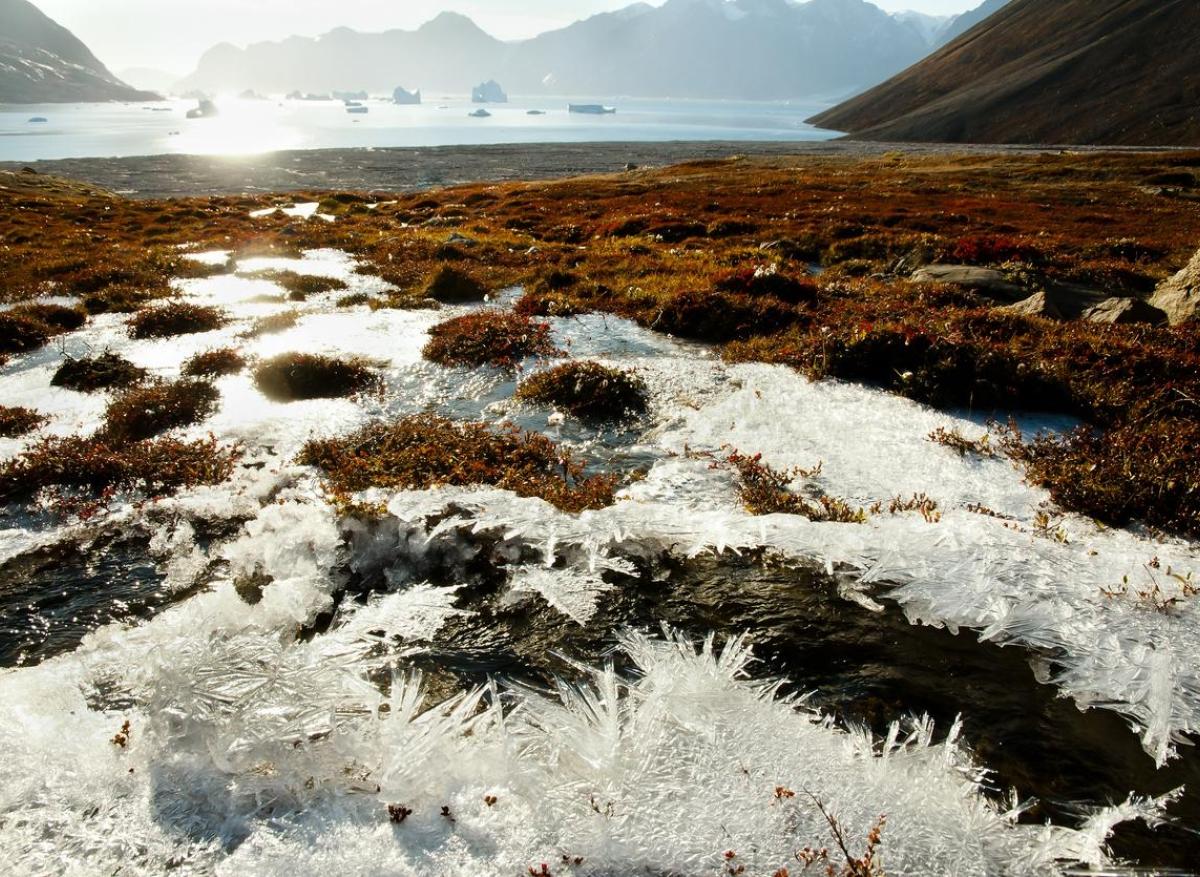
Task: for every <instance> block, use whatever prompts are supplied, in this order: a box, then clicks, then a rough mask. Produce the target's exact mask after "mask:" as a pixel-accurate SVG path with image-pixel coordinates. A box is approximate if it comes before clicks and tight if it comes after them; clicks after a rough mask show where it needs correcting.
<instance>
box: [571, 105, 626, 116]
mask: <svg viewBox="0 0 1200 877" xmlns="http://www.w3.org/2000/svg"><path fill="white" fill-rule="evenodd" d="M567 111H568V112H572V113H582V114H583V115H587V116H606V115H609V114H611V113H615V112H616V111H617V108H616V107H606V106H604V105H603V104H569V105H568V106H567Z"/></svg>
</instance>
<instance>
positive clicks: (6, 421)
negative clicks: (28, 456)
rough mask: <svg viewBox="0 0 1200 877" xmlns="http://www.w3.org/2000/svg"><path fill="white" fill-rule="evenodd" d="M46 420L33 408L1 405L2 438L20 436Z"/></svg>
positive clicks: (0, 427)
mask: <svg viewBox="0 0 1200 877" xmlns="http://www.w3.org/2000/svg"><path fill="white" fill-rule="evenodd" d="M45 422H46V418H45V417H43V416H42V415H41V414H38V413H37V412H36V411H34V410H33V409H31V408H9V407H7V406H5V405H0V438H20V437H21V436H23V435H25V434H26V433H29V432H33V430H35V429H37V428H38V427H39V426H41V425H42V424H43V423H45Z"/></svg>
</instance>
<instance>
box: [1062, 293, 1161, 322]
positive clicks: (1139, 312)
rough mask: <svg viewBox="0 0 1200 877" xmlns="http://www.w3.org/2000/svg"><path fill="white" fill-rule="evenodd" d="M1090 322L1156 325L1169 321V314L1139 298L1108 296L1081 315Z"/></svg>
mask: <svg viewBox="0 0 1200 877" xmlns="http://www.w3.org/2000/svg"><path fill="white" fill-rule="evenodd" d="M1080 316H1081V318H1082V319H1084V320H1087V321H1088V322H1089V323H1111V324H1113V325H1117V324H1126V323H1150V324H1152V325H1155V326H1159V325H1162V324H1163V323H1165V322H1166V321H1167V315H1166V314H1165V313H1163V312H1162V311H1160V310H1159V309H1158V308H1156V307H1154V306H1153V305H1151V304H1148V303H1147V302H1144V301H1142V300H1141V299H1138V298H1106V299H1105V300H1104V301H1102V302H1100V304H1098V305H1092V307H1090V308H1088V309H1087V310H1086V311H1084V312H1083V313H1082V314H1081V315H1080Z"/></svg>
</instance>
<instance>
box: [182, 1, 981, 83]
mask: <svg viewBox="0 0 1200 877" xmlns="http://www.w3.org/2000/svg"><path fill="white" fill-rule="evenodd" d="M989 2H990V3H994V2H996V0H989ZM968 14H969V13H968ZM960 18H961V17H957V18H938V17H933V16H925V15H920V14H916V13H903V14H899V15H889V14H887V13H886V12H884V11H883V10H881V9H879V7H877V6H875V5H873V4H871V3H868V2H865V0H808V2H793V0H667V2H666V3H665V4H663V5H662V6H657V7H655V6H650V5H647V4H645V3H638V4H635V5H633V6H629V7H627V8H625V9H622V10H620V11H617V12H611V13H605V14H601V15H596V16H593V17H591V18H588V19H585V20H583V21H579V22H576V23H574V24H572V25H570V26H568V27H565V28H562V29H559V30H555V31H550V32H548V33H544V34H542V35H540V36H537V37H534V38H532V39H528V40H521V41H516V42H503V41H501V40H497V39H495V38H493V37H491V36H490V35H488V34H487V33H485V32H484V31H483V30H481V29H480V28H479V27H478V26H476V25H475V23H474V22H472V21H471V20H470V19H469V18H466V17H465V16H462V15H458V14H455V13H450V12H447V13H443V14H441V15H439V16H437V17H436V18H435V19H433V20H432V21H430V22H428V23H427V24H425V25H423V26H422V27H420V28H418V29H417V30H415V31H402V30H391V31H386V32H384V33H360V32H357V31H353V30H349V29H347V28H339V29H337V30H334V31H331V32H330V33H327V34H325V35H324V36H321V37H318V38H316V39H311V38H306V37H291V38H289V39H285V40H283V41H280V42H266V43H256V44H254V45H251V46H248V47H246V48H238V47H235V46H233V45H230V44H228V43H223V44H221V45H218V46H215V47H214V48H212V49H211V50H209V51H208V52H206V53H205V55H204V56H203V57H202V58H201V60H200V63H199V66H198V68H197V69H196V71H195V72H194V73H192V74H191V75H190V76H188V77H186V78H185V79H183V80H182V81H181V82H179V83H177V84H176V86H175V90H176V91H205V92H210V93H217V92H241V91H243V90H245V89H252V90H254V91H257V92H262V93H285V92H291V91H293V90H300V91H303V92H325V93H327V92H331V91H334V90H357V89H366V90H369V91H371V92H374V93H388V94H390V93H391V91H392V89H393V88H395V87H396V86H398V85H402V86H405V87H406V88H409V89H415V88H418V87H421V88H424V89H425V91H426V93H429V92H430V91H438V92H443V93H453V94H463V93H466V92H468V91H469V90H470V89H471V87H472V86H473V85H475V84H477V83H479V82H481V81H484V80H488V79H496V80H499V82H500V83H501V84H502V85H503V86H504V88H505V90H506V91H508V92H509V93H512V94H519V95H536V94H571V95H593V96H596V97H615V96H641V97H680V98H683V97H693V98H699V97H709V98H742V99H772V100H773V99H785V98H795V97H805V96H813V95H821V94H828V95H836V94H846V93H850V92H852V91H856V90H860V89H862V88H865V87H868V86H870V85H873V84H874V83H876V82H879V81H881V80H883V79H886V78H887V77H888V76H891V75H892V74H894V73H896V72H898V71H900V70H902V69H904V68H905V67H907V66H909V65H910V64H912V63H914V62H915V61H917V60H918V59H920V58H922V57H924V56H925V55H926V54H928V53H929V52H930V51H931V50H932V49H933V48H935V47H936V46H937V45H939V44H940V42H941V41H942V40H943V39H945V38H947V34H949V33H951V32H952V29H953V28H954V27H955V25H956V23H957V22H958V21H959V19H960Z"/></svg>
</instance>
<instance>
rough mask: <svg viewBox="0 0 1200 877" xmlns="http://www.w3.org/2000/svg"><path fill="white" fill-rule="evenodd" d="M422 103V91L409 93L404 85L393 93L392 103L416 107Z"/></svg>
mask: <svg viewBox="0 0 1200 877" xmlns="http://www.w3.org/2000/svg"><path fill="white" fill-rule="evenodd" d="M420 102H421V89H419V88H418V89H417V90H416V91H409V90H408V89H406V88H405V87H404V86H402V85H398V86H396V90H395V91H393V92H392V103H395V104H401V105H402V106H415V105H417V104H419V103H420Z"/></svg>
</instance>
